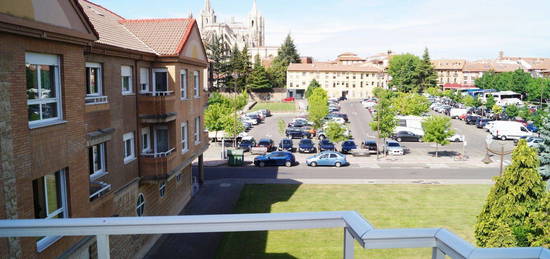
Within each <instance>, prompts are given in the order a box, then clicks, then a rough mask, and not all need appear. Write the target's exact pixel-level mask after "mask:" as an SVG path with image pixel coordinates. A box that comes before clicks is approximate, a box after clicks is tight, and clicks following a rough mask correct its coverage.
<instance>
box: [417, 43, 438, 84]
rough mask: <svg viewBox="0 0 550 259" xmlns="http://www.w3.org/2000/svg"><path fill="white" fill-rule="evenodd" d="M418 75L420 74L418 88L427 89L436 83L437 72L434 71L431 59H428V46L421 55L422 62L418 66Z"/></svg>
mask: <svg viewBox="0 0 550 259" xmlns="http://www.w3.org/2000/svg"><path fill="white" fill-rule="evenodd" d="M419 70H420V71H419V75H420V85H419V87H420V89H419V91H422V90H423V89H428V88H430V87H434V86H436V84H437V74H436V73H435V70H434V67H433V64H432V61H431V59H430V53H429V52H428V48H425V49H424V55H422V63H421V65H420V66H419Z"/></svg>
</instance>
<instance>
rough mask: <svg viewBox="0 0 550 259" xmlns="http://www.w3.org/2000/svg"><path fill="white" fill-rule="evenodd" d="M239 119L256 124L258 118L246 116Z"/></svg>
mask: <svg viewBox="0 0 550 259" xmlns="http://www.w3.org/2000/svg"><path fill="white" fill-rule="evenodd" d="M241 120H242V121H244V122H247V123H250V124H252V125H258V120H255V119H252V118H249V117H247V116H244V117H242V118H241Z"/></svg>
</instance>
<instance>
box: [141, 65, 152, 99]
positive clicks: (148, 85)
mask: <svg viewBox="0 0 550 259" xmlns="http://www.w3.org/2000/svg"><path fill="white" fill-rule="evenodd" d="M144 72H145V73H144ZM144 74H145V78H144ZM150 74H151V69H150V68H148V67H141V68H139V93H142V94H143V93H149V91H150V90H149V88H150V86H151V85H150V80H149V78H150ZM144 81H145V82H144ZM143 85H145V89H144V87H143Z"/></svg>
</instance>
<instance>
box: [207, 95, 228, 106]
mask: <svg viewBox="0 0 550 259" xmlns="http://www.w3.org/2000/svg"><path fill="white" fill-rule="evenodd" d="M216 103H218V104H225V105H229V99H228V98H226V97H225V96H223V95H221V94H220V93H218V92H214V93H212V94H210V97H209V98H208V105H213V104H216Z"/></svg>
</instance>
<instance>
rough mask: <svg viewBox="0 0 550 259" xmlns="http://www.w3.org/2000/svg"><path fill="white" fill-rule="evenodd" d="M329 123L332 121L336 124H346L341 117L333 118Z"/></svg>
mask: <svg viewBox="0 0 550 259" xmlns="http://www.w3.org/2000/svg"><path fill="white" fill-rule="evenodd" d="M331 121H334V122H336V123H338V124H346V120H344V118H341V117H333V118H332V119H331Z"/></svg>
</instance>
